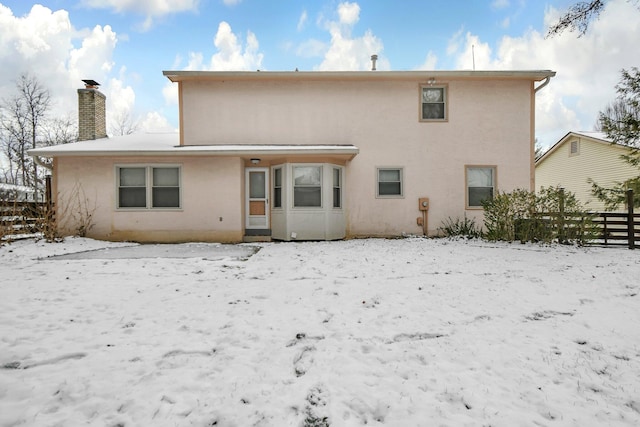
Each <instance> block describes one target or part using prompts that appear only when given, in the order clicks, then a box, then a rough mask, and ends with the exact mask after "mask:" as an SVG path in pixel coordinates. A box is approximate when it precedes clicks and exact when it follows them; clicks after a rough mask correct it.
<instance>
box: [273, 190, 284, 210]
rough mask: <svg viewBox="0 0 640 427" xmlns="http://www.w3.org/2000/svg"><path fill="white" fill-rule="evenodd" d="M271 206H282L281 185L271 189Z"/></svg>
mask: <svg viewBox="0 0 640 427" xmlns="http://www.w3.org/2000/svg"><path fill="white" fill-rule="evenodd" d="M273 207H274V208H281V207H282V187H275V188H274V189H273Z"/></svg>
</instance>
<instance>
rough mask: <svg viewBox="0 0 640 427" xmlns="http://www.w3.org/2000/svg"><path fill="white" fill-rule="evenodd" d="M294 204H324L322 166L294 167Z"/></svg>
mask: <svg viewBox="0 0 640 427" xmlns="http://www.w3.org/2000/svg"><path fill="white" fill-rule="evenodd" d="M293 206H294V207H296V208H300V207H321V206H322V168H321V167H320V166H294V167H293Z"/></svg>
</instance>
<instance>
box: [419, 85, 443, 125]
mask: <svg viewBox="0 0 640 427" xmlns="http://www.w3.org/2000/svg"><path fill="white" fill-rule="evenodd" d="M420 106H421V111H420V120H421V121H445V120H447V87H446V86H421V87H420Z"/></svg>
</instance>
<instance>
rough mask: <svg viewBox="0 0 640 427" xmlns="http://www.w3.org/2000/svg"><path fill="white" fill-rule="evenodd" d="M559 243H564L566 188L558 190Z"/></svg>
mask: <svg viewBox="0 0 640 427" xmlns="http://www.w3.org/2000/svg"><path fill="white" fill-rule="evenodd" d="M558 198H559V200H558V210H559V211H560V212H559V214H558V241H559V242H560V243H564V242H565V241H564V188H562V187H561V188H559V189H558Z"/></svg>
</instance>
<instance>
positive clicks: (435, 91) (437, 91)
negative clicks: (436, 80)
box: [422, 87, 444, 102]
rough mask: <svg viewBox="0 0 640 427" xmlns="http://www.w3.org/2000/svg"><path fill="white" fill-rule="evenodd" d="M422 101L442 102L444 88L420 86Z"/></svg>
mask: <svg viewBox="0 0 640 427" xmlns="http://www.w3.org/2000/svg"><path fill="white" fill-rule="evenodd" d="M422 102H444V89H443V88H441V87H440V88H422Z"/></svg>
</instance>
